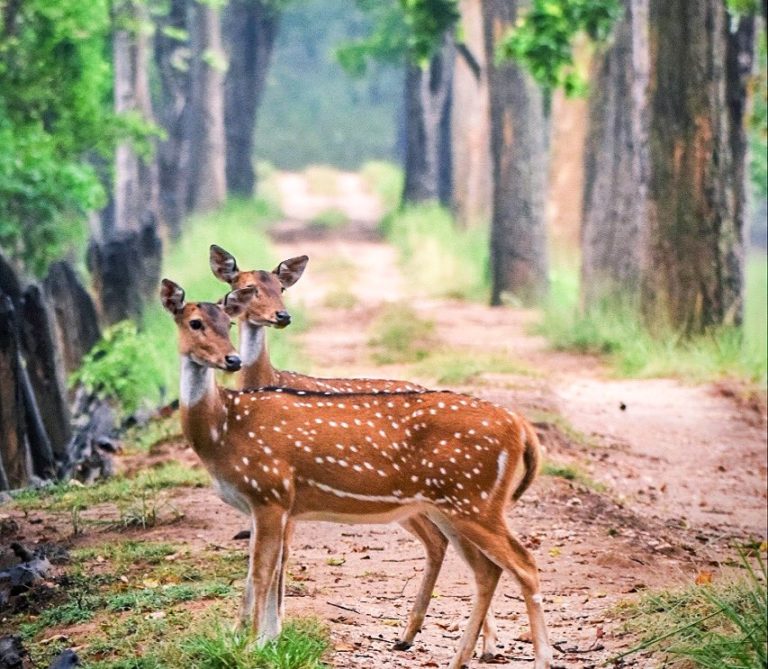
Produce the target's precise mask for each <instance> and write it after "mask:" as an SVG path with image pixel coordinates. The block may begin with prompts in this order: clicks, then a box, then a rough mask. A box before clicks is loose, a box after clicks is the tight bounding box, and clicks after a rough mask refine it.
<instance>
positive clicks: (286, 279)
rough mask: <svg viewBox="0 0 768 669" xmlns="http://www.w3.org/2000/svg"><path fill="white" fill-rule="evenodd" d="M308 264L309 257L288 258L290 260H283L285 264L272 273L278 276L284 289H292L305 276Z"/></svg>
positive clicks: (282, 263)
mask: <svg viewBox="0 0 768 669" xmlns="http://www.w3.org/2000/svg"><path fill="white" fill-rule="evenodd" d="M308 262H309V258H308V257H307V256H299V257H298V258H288V260H283V262H281V263H280V264H279V265H278V266H277V267H275V269H274V270H273V271H272V273H273V274H277V278H278V279H280V283H282V284H283V288H290V287H291V286H292V285H293V284H294V283H296V282H297V281H298V280H299V279H300V278H301V275H302V274H304V269H305V268H306V266H307V263H308Z"/></svg>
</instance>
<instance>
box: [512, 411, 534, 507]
mask: <svg viewBox="0 0 768 669" xmlns="http://www.w3.org/2000/svg"><path fill="white" fill-rule="evenodd" d="M520 424H521V425H522V428H523V434H524V443H523V447H524V450H523V465H524V467H525V473H524V474H523V478H522V479H521V480H520V483H518V484H517V488H515V491H514V492H513V493H512V500H513V501H515V502H516V501H517V500H518V499H520V497H522V495H523V493H524V492H525V491H526V490H528V488H529V487H530V485H531V483H533V482H534V480H535V479H536V476H537V475H538V473H539V468H540V467H541V443H540V442H539V438H538V436H536V430H534V429H533V426H532V425H531V424H530V423H529V422H528V421H527V420H525V419H524V418H521V419H520Z"/></svg>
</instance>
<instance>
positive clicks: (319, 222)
mask: <svg viewBox="0 0 768 669" xmlns="http://www.w3.org/2000/svg"><path fill="white" fill-rule="evenodd" d="M347 223H349V218H348V217H347V214H346V213H345V212H343V211H341V209H336V208H333V207H332V208H330V209H325V210H324V211H321V212H320V213H319V214H317V216H315V217H314V218H313V219H312V220H311V221H310V222H309V225H310V226H311V227H313V228H320V229H321V230H337V229H339V228H343V227H344V226H345V225H346V224H347Z"/></svg>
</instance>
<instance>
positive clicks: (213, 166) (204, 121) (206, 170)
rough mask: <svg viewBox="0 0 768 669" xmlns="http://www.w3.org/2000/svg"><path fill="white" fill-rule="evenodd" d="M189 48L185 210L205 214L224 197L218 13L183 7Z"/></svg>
mask: <svg viewBox="0 0 768 669" xmlns="http://www.w3.org/2000/svg"><path fill="white" fill-rule="evenodd" d="M188 10H189V21H188V24H189V26H190V28H191V30H190V44H191V47H192V64H191V65H192V89H191V93H192V99H191V103H192V113H191V114H190V118H189V131H188V137H189V141H190V153H189V156H190V160H189V165H188V168H189V176H190V181H189V192H188V193H187V206H188V208H189V209H190V210H191V211H211V210H213V209H216V208H217V207H219V206H221V205H222V204H223V203H224V201H225V200H226V198H227V180H226V169H225V155H226V153H225V152H226V141H225V139H224V71H225V69H226V62H225V59H224V52H223V49H222V46H221V26H220V23H219V10H218V8H216V7H214V6H213V5H211V4H209V3H207V2H201V1H199V0H195V1H194V2H191V3H190V4H189V6H188Z"/></svg>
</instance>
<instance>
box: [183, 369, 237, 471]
mask: <svg viewBox="0 0 768 669" xmlns="http://www.w3.org/2000/svg"><path fill="white" fill-rule="evenodd" d="M179 405H180V409H181V427H182V430H183V432H184V436H185V437H186V439H187V441H188V442H189V443H190V444H191V445H192V448H194V449H195V451H196V452H197V453H198V454H199V455H200V457H201V458H203V459H206V456H209V455H212V454H213V453H214V451H215V450H216V449H217V447H218V446H219V445H220V443H221V439H222V438H223V437H224V434H225V431H226V415H227V410H226V407H225V406H224V402H223V401H222V399H221V395H220V393H219V388H218V386H217V385H216V378H215V376H214V372H213V369H211V368H210V367H204V366H203V365H198V364H197V363H196V362H194V361H193V360H192V359H191V358H189V357H188V356H182V358H181V390H180V393H179Z"/></svg>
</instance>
